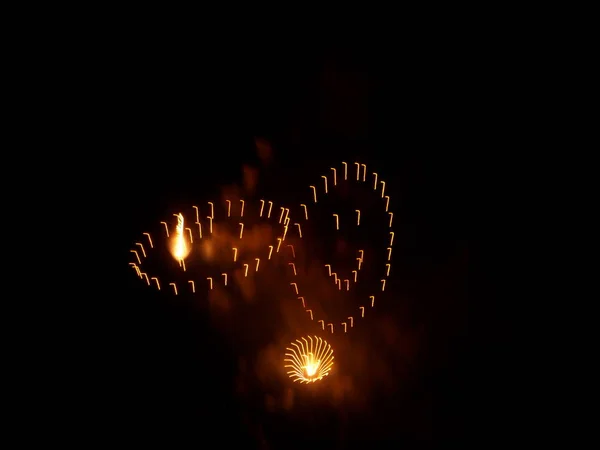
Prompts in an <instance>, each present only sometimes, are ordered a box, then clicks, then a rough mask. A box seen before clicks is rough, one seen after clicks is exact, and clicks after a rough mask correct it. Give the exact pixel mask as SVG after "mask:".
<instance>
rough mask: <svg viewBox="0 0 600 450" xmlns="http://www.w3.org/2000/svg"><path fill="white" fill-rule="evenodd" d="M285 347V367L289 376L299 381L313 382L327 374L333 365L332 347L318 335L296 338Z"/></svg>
mask: <svg viewBox="0 0 600 450" xmlns="http://www.w3.org/2000/svg"><path fill="white" fill-rule="evenodd" d="M290 345H291V346H292V347H287V348H286V350H287V352H286V354H285V356H286V358H285V359H284V362H285V367H286V368H288V369H291V370H289V371H288V372H287V374H288V375H289V377H290V378H291V379H292V380H293V381H294V382H296V381H299V382H300V383H314V382H315V381H318V380H321V379H322V378H323V377H326V376H327V375H329V372H330V371H331V367H332V366H333V349H332V348H331V345H329V344H328V343H327V341H324V340H323V339H321V338H320V337H317V336H314V340H313V336H307V337H306V338H304V337H303V338H301V339H296V341H295V342H292V343H291V344H290Z"/></svg>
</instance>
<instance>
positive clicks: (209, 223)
mask: <svg viewBox="0 0 600 450" xmlns="http://www.w3.org/2000/svg"><path fill="white" fill-rule="evenodd" d="M206 218H207V219H208V231H209V233H210V234H212V221H213V218H212V217H210V216H207V217H206Z"/></svg>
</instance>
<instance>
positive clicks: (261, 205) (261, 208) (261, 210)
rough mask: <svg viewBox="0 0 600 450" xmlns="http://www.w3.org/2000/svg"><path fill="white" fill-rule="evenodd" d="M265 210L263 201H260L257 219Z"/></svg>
mask: <svg viewBox="0 0 600 450" xmlns="http://www.w3.org/2000/svg"><path fill="white" fill-rule="evenodd" d="M264 208H265V201H264V200H262V199H261V200H260V214H259V217H262V213H263V209H264Z"/></svg>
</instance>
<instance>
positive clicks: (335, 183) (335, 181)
mask: <svg viewBox="0 0 600 450" xmlns="http://www.w3.org/2000/svg"><path fill="white" fill-rule="evenodd" d="M330 169H331V170H332V171H333V185H334V186H337V175H336V170H335V167H330Z"/></svg>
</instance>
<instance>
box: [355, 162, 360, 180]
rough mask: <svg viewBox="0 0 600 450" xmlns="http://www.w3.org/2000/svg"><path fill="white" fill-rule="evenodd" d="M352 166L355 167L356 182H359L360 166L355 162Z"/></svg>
mask: <svg viewBox="0 0 600 450" xmlns="http://www.w3.org/2000/svg"><path fill="white" fill-rule="evenodd" d="M354 165H355V166H356V181H360V164H359V163H357V162H355V163H354Z"/></svg>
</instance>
